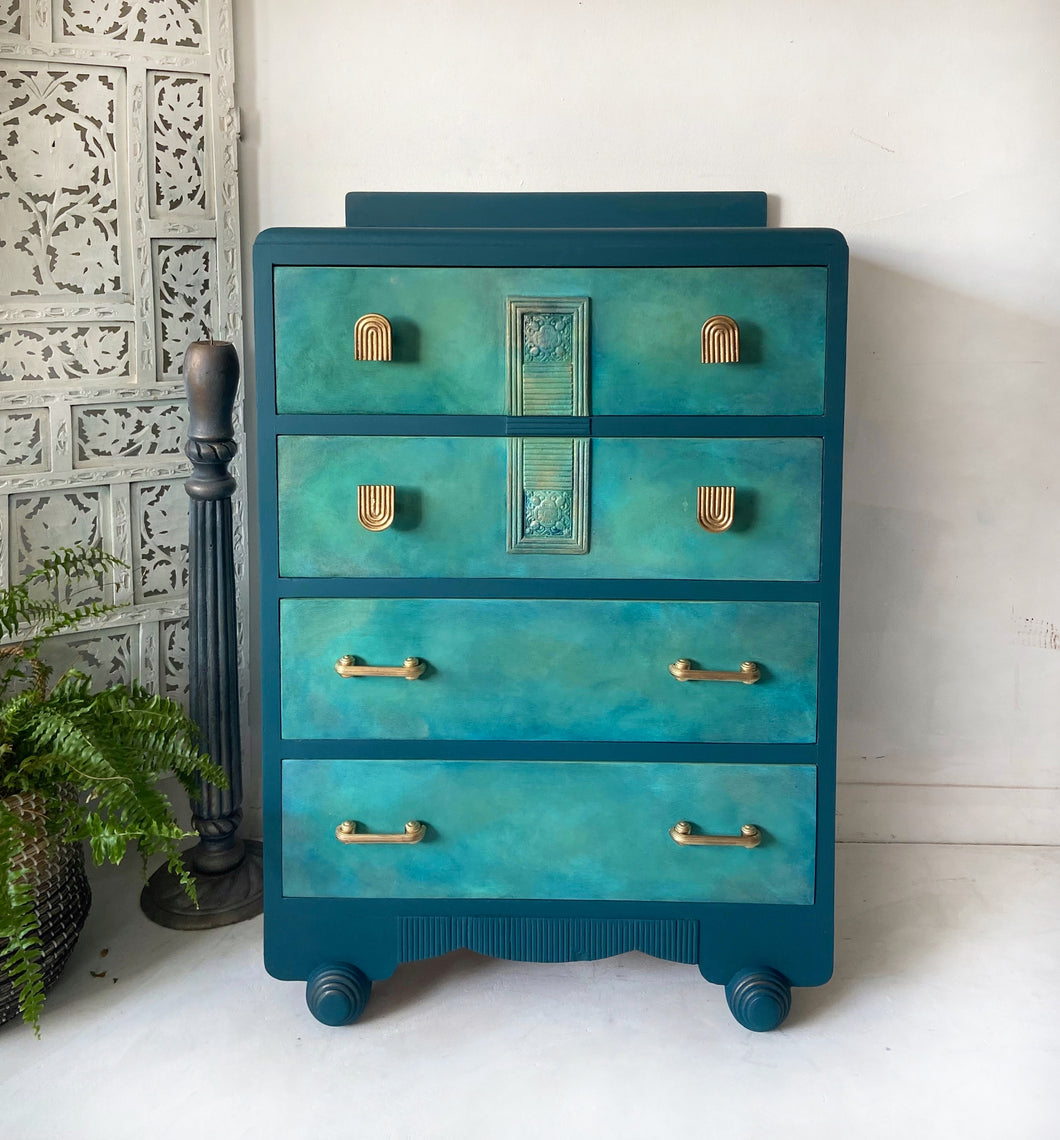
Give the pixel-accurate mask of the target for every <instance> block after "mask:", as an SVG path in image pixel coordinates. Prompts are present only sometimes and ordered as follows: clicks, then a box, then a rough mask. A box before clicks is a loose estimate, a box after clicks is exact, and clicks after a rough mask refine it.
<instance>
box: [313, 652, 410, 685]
mask: <svg viewBox="0 0 1060 1140" xmlns="http://www.w3.org/2000/svg"><path fill="white" fill-rule="evenodd" d="M426 668H427V662H426V661H424V660H423V659H422V658H420V657H406V658H405V664H404V665H358V664H357V658H356V657H354V656H353V655H352V654H349V653H344V654H343V655H342V656H341V657H340V658H339V659H338V661H336V662H335V672H336V673H338V675H339V676H340V677H404V678H405V680H406V681H415V680H417V679H418V678H420V677H422V676H423V673H424V670H425V669H426Z"/></svg>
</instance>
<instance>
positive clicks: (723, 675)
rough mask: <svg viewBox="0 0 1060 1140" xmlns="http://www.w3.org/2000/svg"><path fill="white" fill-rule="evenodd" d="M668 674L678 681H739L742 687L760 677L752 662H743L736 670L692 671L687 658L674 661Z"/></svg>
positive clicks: (751, 683) (759, 672) (759, 671)
mask: <svg viewBox="0 0 1060 1140" xmlns="http://www.w3.org/2000/svg"><path fill="white" fill-rule="evenodd" d="M670 673H671V675H672V676H673V677H674V678H675V680H678V681H740V682H741V683H742V684H744V685H753V684H754V683H755V681H757V680H759V678H760V677H761V676H762V673H761V670H760V669H759V668H758V665H757V664H756V663H755V662H754V661H744V662H743V664H741V666H740V668H739V669H738V670H737V669H732V670H726V669H693V668H692V662H691V661H689V659H688V658H687V657H682V658H681V659H680V661H675V662H674V663H673V664H672V665H671V666H670Z"/></svg>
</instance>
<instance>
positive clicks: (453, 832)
mask: <svg viewBox="0 0 1060 1140" xmlns="http://www.w3.org/2000/svg"><path fill="white" fill-rule="evenodd" d="M282 767H283V774H282V799H283V813H284V815H283V871H282V874H283V893H284V895H286V896H301V897H314V898H328V897H335V898H343V897H355V898H479V899H631V900H632V899H652V900H655V901H660V900H661V901H675V902H739V903H794V904H809V903H812V902H813V897H814V846H815V839H816V823H815V809H816V772H815V769H814V767H813V766H812V765H787V764H784V765H780V764H768V765H765V764H759V765H755V764H666V763H651V762H647V763H559V762H515V763H511V762H507V763H506V762H503V761H472V762H464V761H429V760H413V761H408V760H356V761H353V760H284V761H283V764H282ZM344 819H356V820H357V821H358V823H359V825H361V826H362V827H363V828H364V829H365V830H367V831H379V832H400V831H402V829H403V828H404V825H405V821H406V820H407V819H420V820H423V822H425V823H426V824H427V825H428V831H427V835H426V837H425V838H424V840H423V841H422V842H421V843H419V844H416V845H375V844H366V845H345V844H341V843H339V842H338V840H336V839H335V838H334V833H335V827H336V825H337V824H338V823H340V822H341V821H342V820H344ZM680 819H687V820H690V821H691V822H692V823H693V824H694V825H695V827H696V829H697V830H698V831H701V832H707V833H716V834H726V835H735V834H738V833H739V830H740V827H741V825H742V824H745V823H754V824H756V825H757V826H758V827H759V828H760V829H761V830H762V833H763V839H762V843H761V844H760V845H759V846H758V847H757V848H753V849H746V848H741V847H681V846H679V845H678V844H676V843H674V841H673V840H672V839H671V838H670V835H669V829H670V828H671V827H672V826H673V825H674V824H675V823H677V821H678V820H680Z"/></svg>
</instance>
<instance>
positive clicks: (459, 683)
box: [280, 598, 818, 744]
mask: <svg viewBox="0 0 1060 1140" xmlns="http://www.w3.org/2000/svg"><path fill="white" fill-rule="evenodd" d="M280 658H281V670H282V671H281V675H282V686H281V714H282V716H281V719H282V732H283V735H284V736H285V737H287V738H289V739H324V738H330V739H341V738H361V739H365V738H368V739H398V740H402V739H404V740H438V739H449V740H454V739H455V740H459V739H481V740H527V739H530V740H534V739H537V740H624V741H684V740H689V741H721V742H737V743H776V744H797V743H811V742H813V741H815V740H816V737H817V662H818V607H817V605H816V603H812V602H750V601H744V602H688V601H680V602H677V601H675V602H658V601H613V600H592V601H587V600H571V599H562V600H560V599H556V600H550V599H502V598H472V599H466V598H464V599H462V598H288V599H284V600H282V601H281V603H280ZM344 658H345V659H346V662H345V663H344V662H343V659H344ZM409 659H412V660H413V661H415V662H417V663H418V664H414V665H413V666H411V667H410V668H409V670H408V672H403V671H404V670H405V669H406V667H405V665H404V663H405V662H406V661H407V660H409ZM679 661H689V662H690V663H691V666H690V667H691V668H693V669H697V670H702V671H706V672H717V673H720V674H723V677H721V678H717V679H713V678H712V679H702V680H699V679H688V680H681V679H678V677H677V676H675V674H674V672H673V671H671V668H670V667H671V665H675V664H676V663H677V662H679ZM743 662H749V663H752V662H753V663H755V669H756V673H755V674H752V673H746V674H743V673H741V666H742V664H743ZM420 664H422V667H423V668H422V673H421V675H417V676H415V677H414V678H413V679H408V678H409V675H410V674H412V673H416V672H417V670H418V669H419V665H420ZM337 665H338V666H339V668H336V666H337ZM346 665H349V666H352V673H353V675H342V674H343V673H347V674H348V673H350V672H351V669H349V668H346ZM365 668H367V669H369V670H374V669H383V670H389V671H392V672H390V675H371V674H369V675H363V674H361V673H358V672H357V670H360V669H365ZM679 672H680V671H679ZM752 676H755V677H756V679H755V680H754V683H744V680H743V679H744V678H745V679H746V680H750V678H751V677H752Z"/></svg>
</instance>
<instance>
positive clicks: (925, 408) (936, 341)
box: [235, 0, 1060, 843]
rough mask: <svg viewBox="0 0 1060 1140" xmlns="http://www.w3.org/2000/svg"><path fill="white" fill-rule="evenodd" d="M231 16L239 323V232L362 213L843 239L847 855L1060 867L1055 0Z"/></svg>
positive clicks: (399, 9) (1058, 47)
mask: <svg viewBox="0 0 1060 1140" xmlns="http://www.w3.org/2000/svg"><path fill="white" fill-rule="evenodd" d="M235 9H236V68H237V98H238V101H239V103H240V105H241V108H242V114H243V119H242V123H243V145H242V149H241V171H240V173H241V177H242V186H241V196H242V202H241V205H242V217H243V227H244V229H243V233H244V238H245V241H246V253H247V256H246V259H245V263H246V265H247V274H248V278H247V288H246V295H247V297H248V298H249V297H250V295H251V290H250V282H249V266H250V257H249V252H250V248H249V247H250V243H251V242H252V240H253V237H254V235H255V234H256V233H257V231H258V230H260V229H262V228H264V227H267V226H276V225H292V226H314V225H341V224H342V220H343V195H344V194H345V192H346V191H348V190H353V189H361V190H481V191H485V190H715V189H716V190H733V189H763V190H767V191H768V192H769V193H770V195H771V199H770V210H771V216H770V223H771V224H773V225H785V226H834V227H836V228H838V229H840V230H842V231H843V232H844V233H845V234H846V235H847V238H848V240H849V242H850V248H851V257H852V262H851V292H850V338H849V360H848V415H847V430H848V444H847V449H846V465H847V472H846V505H845V538H844V546H843V609H842V634H841V637H842V681H841V692H840V748H841V766H840V773H841V775H840V779H841V781H842V783H843V787H842V788H841V795H840V834H841V835H842V836H845V837H846V838H850V839H858V838H895V839H899V840H910V839H924V838H932V837H936V838H939V839H943V840H963V841H972V842H977V841H978V842H1020V841H1029V842H1039V843H1041V842H1056V841H1057V839H1058V838H1060V834H1058V829H1057V821H1058V819H1060V791H1058V789H1060V652H1057V650H1058V649H1060V510H1058V507H1060V478H1058V476H1060V471H1058V460H1057V456H1058V454H1060V450H1058V448H1057V445H1056V437H1057V432H1058V429H1060V377H1058V375H1057V364H1058V360H1060V352H1058V348H1060V336H1058V325H1060V319H1058V317H1060V288H1058V285H1060V281H1058V276H1060V275H1058V271H1057V267H1056V261H1057V255H1058V247H1060V243H1058V240H1057V239H1058V235H1060V224H1058V216H1060V210H1058V207H1057V187H1058V186H1060V146H1058V137H1060V131H1058V128H1060V82H1058V81H1057V60H1058V59H1060V5H1058V4H1056V3H1055V2H1053V0H1005V3H999V2H997V0H963V2H945V0H915V2H911V0H891V2H889V3H882V2H878V0H806V2H802V3H799V2H796V0H711V2H710V3H705V2H702V0H537V2H536V3H533V4H527V3H519V4H516V3H508V2H505V0H437V2H431V0H418V2H417V0H357V2H343V0H303V2H301V3H297V4H295V3H291V2H290V0H236V5H235ZM248 307H249V306H248ZM248 316H249V314H248ZM248 365H251V366H252V357H251V355H250V352H249V338H248ZM251 370H252V368H248V373H249V372H250V371H251ZM254 755H255V751H254V742H248V757H249V758H250V763H251V764H253V759H254ZM256 787H257V785H256V782H255V781H254V779H253V777H252V779H251V794H250V797H249V806H250V807H251V809H252V813H253V809H254V806H255V800H254V796H255V795H256V794H257V792H256ZM252 818H253V814H252Z"/></svg>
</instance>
